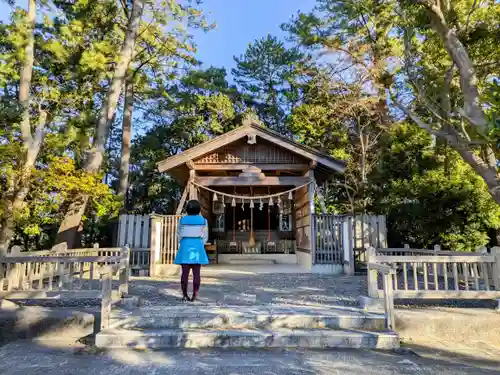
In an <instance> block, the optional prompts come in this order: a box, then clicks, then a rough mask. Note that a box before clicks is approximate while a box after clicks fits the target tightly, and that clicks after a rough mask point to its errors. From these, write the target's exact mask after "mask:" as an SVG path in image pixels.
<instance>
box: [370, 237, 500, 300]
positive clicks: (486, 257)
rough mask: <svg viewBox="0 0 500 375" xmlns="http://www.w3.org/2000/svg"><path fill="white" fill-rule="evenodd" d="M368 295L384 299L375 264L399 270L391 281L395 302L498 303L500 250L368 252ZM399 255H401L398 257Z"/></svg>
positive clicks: (385, 250) (371, 250)
mask: <svg viewBox="0 0 500 375" xmlns="http://www.w3.org/2000/svg"><path fill="white" fill-rule="evenodd" d="M367 254H368V258H369V263H368V295H369V296H370V297H375V298H376V297H382V296H383V295H384V292H383V290H382V284H381V280H380V279H379V278H378V276H377V270H376V269H375V267H373V268H372V267H371V265H373V264H382V265H387V266H389V267H391V268H392V269H394V270H395V273H394V275H393V279H392V281H391V285H392V289H393V295H394V298H410V299H412V298H419V299H420V298H423V299H494V298H498V297H500V248H498V247H494V248H492V249H491V255H490V254H488V253H477V252H476V253H463V252H452V251H441V250H426V249H410V248H404V249H377V250H375V249H374V248H369V249H368V251H367ZM395 254H398V255H395Z"/></svg>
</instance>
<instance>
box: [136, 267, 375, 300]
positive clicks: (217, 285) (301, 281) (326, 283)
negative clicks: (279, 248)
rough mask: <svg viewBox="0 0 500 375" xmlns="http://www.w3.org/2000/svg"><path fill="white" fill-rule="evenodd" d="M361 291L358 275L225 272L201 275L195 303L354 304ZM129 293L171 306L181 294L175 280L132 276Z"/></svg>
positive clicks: (363, 283)
mask: <svg viewBox="0 0 500 375" xmlns="http://www.w3.org/2000/svg"><path fill="white" fill-rule="evenodd" d="M190 284H191V283H190ZM191 288H192V286H191V285H190V286H189V289H191ZM365 290H366V280H365V278H364V277H358V276H355V277H348V276H328V275H310V274H262V275H238V274H228V275H222V276H220V277H216V276H207V277H202V284H201V288H200V293H199V302H198V303H200V304H218V305H245V306H252V305H255V304H259V305H267V304H281V305H287V304H294V305H325V306H328V305H331V306H333V305H337V306H338V305H342V306H355V305H357V298H358V296H359V295H361V294H363V293H365ZM130 293H131V294H132V295H138V296H140V297H141V299H142V303H144V305H175V304H179V303H180V297H181V292H180V285H179V280H178V279H162V280H155V279H150V278H142V279H141V278H136V279H135V280H134V281H133V282H132V283H131V288H130Z"/></svg>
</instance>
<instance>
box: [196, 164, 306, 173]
mask: <svg viewBox="0 0 500 375" xmlns="http://www.w3.org/2000/svg"><path fill="white" fill-rule="evenodd" d="M250 167H256V168H259V169H260V170H261V171H307V170H308V169H309V165H307V164H245V163H238V164H226V163H214V164H195V165H194V169H196V170H197V171H244V170H246V169H248V168H250Z"/></svg>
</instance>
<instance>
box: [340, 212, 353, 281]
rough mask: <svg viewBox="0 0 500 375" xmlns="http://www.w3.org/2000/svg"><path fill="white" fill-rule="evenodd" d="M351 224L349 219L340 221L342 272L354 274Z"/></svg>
mask: <svg viewBox="0 0 500 375" xmlns="http://www.w3.org/2000/svg"><path fill="white" fill-rule="evenodd" d="M351 229H352V228H351V226H350V225H349V220H346V221H344V222H343V223H342V245H343V247H344V249H343V250H344V273H345V274H346V275H354V262H355V259H354V250H353V246H352V241H351V239H352V236H351Z"/></svg>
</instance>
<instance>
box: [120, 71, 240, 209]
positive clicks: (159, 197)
mask: <svg viewBox="0 0 500 375" xmlns="http://www.w3.org/2000/svg"><path fill="white" fill-rule="evenodd" d="M167 92H168V96H165V97H163V98H158V99H157V100H155V101H154V103H153V105H152V106H151V108H150V110H149V111H148V112H147V114H146V115H145V116H146V120H147V121H148V122H151V123H154V124H155V126H153V127H152V128H151V129H149V130H148V131H147V132H146V133H145V134H144V135H143V136H141V137H139V138H138V139H137V140H136V141H135V142H134V145H133V148H132V160H131V164H132V167H131V168H132V169H131V176H130V191H129V196H128V197H127V208H128V209H129V210H134V211H136V212H141V213H149V212H152V211H154V212H157V213H163V214H167V213H173V212H174V210H175V208H176V204H177V202H178V200H179V199H180V195H181V194H182V191H181V189H182V187H181V186H179V185H178V184H177V183H176V182H175V181H174V180H173V179H172V178H171V177H169V176H166V175H165V174H161V173H158V172H157V170H156V168H157V167H156V163H157V162H159V161H161V160H163V159H165V158H167V157H168V156H172V155H175V154H177V153H179V152H182V151H184V150H186V149H188V148H190V147H193V146H195V145H197V144H200V143H202V142H204V141H206V140H208V139H209V138H212V137H214V136H218V135H221V134H223V133H225V132H227V131H229V130H232V129H234V127H236V126H238V125H240V120H241V118H240V115H241V113H242V112H243V107H244V105H243V103H242V101H241V100H240V98H241V94H240V93H238V91H237V90H236V89H235V88H234V87H231V86H230V85H229V84H228V82H227V79H226V72H225V70H224V69H217V68H209V69H207V70H192V71H190V72H188V74H186V75H185V76H183V77H181V79H180V80H179V81H178V82H176V83H174V84H173V85H171V87H169V88H168V91H167Z"/></svg>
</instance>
